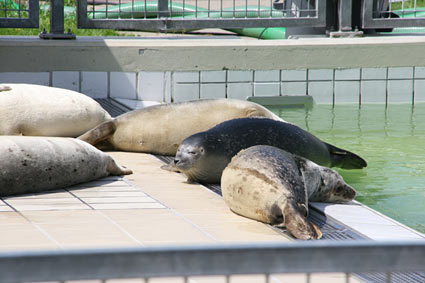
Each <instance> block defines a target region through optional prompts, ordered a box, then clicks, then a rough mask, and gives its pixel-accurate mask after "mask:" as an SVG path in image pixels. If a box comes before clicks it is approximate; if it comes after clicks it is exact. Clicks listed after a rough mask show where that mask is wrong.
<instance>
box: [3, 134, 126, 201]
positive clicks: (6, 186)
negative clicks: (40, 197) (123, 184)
mask: <svg viewBox="0 0 425 283" xmlns="http://www.w3.org/2000/svg"><path fill="white" fill-rule="evenodd" d="M0 156H1V160H0V196H8V195H16V194H24V193H38V192H44V191H47V190H53V189H59V188H63V187H67V186H71V185H75V184H78V183H84V182H88V181H92V180H95V179H98V178H103V177H106V176H109V175H126V174H131V173H132V172H131V170H129V169H126V168H123V167H121V166H119V165H118V164H117V163H116V162H115V161H114V160H113V159H112V157H110V156H109V155H107V154H106V153H104V152H102V151H100V150H98V149H97V148H95V147H93V146H91V145H89V144H88V143H85V142H83V141H80V140H77V139H73V138H62V137H21V136H0Z"/></svg>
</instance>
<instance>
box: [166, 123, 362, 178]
mask: <svg viewBox="0 0 425 283" xmlns="http://www.w3.org/2000/svg"><path fill="white" fill-rule="evenodd" d="M254 145H270V146H275V147H278V148H281V149H283V150H286V151H288V152H290V153H293V154H297V155H299V156H302V157H304V158H307V159H309V160H311V161H313V162H315V163H317V164H319V165H323V166H327V167H334V166H336V167H341V168H345V169H359V168H363V167H365V166H367V163H366V161H365V160H364V159H362V158H361V157H359V156H358V155H356V154H354V153H351V152H349V151H347V150H344V149H340V148H338V147H335V146H333V145H331V144H328V143H326V142H323V141H321V140H320V139H318V138H317V137H315V136H313V135H312V134H310V133H308V132H307V131H304V130H303V129H301V128H299V127H297V126H295V125H293V124H290V123H286V122H282V121H276V120H272V119H268V118H240V119H233V120H229V121H225V122H223V123H221V124H219V125H217V126H215V127H213V128H211V129H209V130H207V131H204V132H200V133H196V134H194V135H192V136H190V137H187V138H186V139H185V140H183V142H182V143H181V145H180V146H179V148H178V150H177V153H176V156H175V158H174V161H172V162H171V164H170V166H172V167H174V168H175V169H176V170H178V171H180V172H183V173H184V174H185V175H186V176H187V177H188V181H196V182H200V183H219V182H220V178H221V173H222V171H223V170H224V168H225V167H226V165H227V164H228V163H229V162H230V160H231V158H232V157H233V156H234V155H236V154H237V153H238V152H239V151H240V150H242V149H245V148H248V147H251V146H254Z"/></svg>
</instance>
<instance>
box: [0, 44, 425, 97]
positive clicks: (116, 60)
mask: <svg viewBox="0 0 425 283" xmlns="http://www.w3.org/2000/svg"><path fill="white" fill-rule="evenodd" d="M423 54H425V39H424V38H422V37H379V38H355V39H328V38H326V39H308V40H307V39H299V40H284V41H280V40H276V41H259V40H244V39H235V38H227V39H225V40H223V39H216V37H210V38H208V39H199V38H196V39H188V38H177V39H164V38H158V39H102V38H79V39H77V40H74V41H66V40H60V41H46V40H39V39H38V38H13V37H0V82H6V83H7V82H9V83H12V82H21V83H24V82H26V83H36V84H43V85H51V86H57V87H63V88H69V89H72V90H76V91H80V92H82V93H85V94H87V95H89V96H92V97H108V96H109V97H115V98H122V99H131V100H147V101H159V102H170V101H175V102H176V101H186V100H193V99H199V98H214V97H228V98H238V99H246V97H247V96H278V95H311V96H313V98H314V100H315V101H316V103H327V104H328V103H331V104H332V103H393V102H409V103H411V102H424V101H425V88H424V86H425V56H424V55H423Z"/></svg>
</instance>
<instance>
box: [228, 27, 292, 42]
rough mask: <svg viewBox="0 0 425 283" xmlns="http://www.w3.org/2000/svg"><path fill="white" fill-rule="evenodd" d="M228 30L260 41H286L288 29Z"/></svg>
mask: <svg viewBox="0 0 425 283" xmlns="http://www.w3.org/2000/svg"><path fill="white" fill-rule="evenodd" d="M227 30H229V31H232V32H235V33H237V34H240V35H244V36H249V37H255V38H258V39H286V29H285V28H282V27H269V28H240V29H227Z"/></svg>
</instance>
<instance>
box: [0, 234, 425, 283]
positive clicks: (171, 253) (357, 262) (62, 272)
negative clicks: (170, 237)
mask: <svg viewBox="0 0 425 283" xmlns="http://www.w3.org/2000/svg"><path fill="white" fill-rule="evenodd" d="M424 269H425V241H411V242H374V241H341V242H327V241H316V242H290V243H267V244H258V243H255V244H234V245H208V246H207V245H206V246H171V247H140V248H119V249H118V248H116V249H104V250H59V251H23V252H22V251H21V252H3V253H0V282H20V281H51V280H59V281H65V280H83V279H108V278H150V277H163V276H192V275H231V274H275V273H314V272H346V273H353V272H406V271H419V272H423V271H425V270H424Z"/></svg>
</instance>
